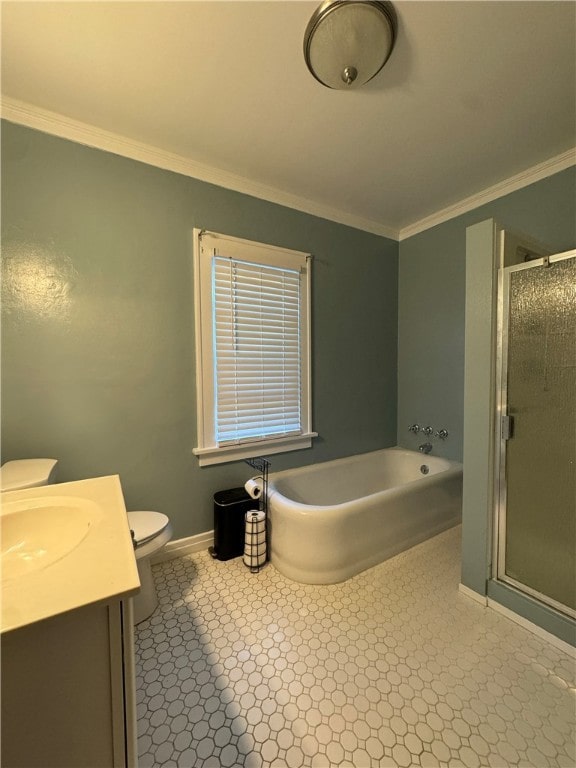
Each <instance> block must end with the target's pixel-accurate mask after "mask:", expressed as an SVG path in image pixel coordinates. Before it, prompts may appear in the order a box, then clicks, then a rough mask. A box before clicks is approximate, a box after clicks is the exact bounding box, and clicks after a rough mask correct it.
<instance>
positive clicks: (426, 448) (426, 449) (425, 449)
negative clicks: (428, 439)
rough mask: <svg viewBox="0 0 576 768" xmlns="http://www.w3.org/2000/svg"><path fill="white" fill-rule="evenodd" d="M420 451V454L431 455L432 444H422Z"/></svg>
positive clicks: (419, 447)
mask: <svg viewBox="0 0 576 768" xmlns="http://www.w3.org/2000/svg"><path fill="white" fill-rule="evenodd" d="M418 450H419V451H420V453H430V451H431V450H432V443H422V445H419V446H418Z"/></svg>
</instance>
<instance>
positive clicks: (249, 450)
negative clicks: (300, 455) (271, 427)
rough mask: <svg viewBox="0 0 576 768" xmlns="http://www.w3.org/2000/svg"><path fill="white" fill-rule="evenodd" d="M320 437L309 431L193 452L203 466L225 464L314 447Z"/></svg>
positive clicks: (195, 449) (199, 449)
mask: <svg viewBox="0 0 576 768" xmlns="http://www.w3.org/2000/svg"><path fill="white" fill-rule="evenodd" d="M313 437H318V433H317V432H307V433H306V434H305V435H297V436H296V437H282V438H279V439H278V440H259V441H257V442H254V443H249V444H248V443H243V444H242V445H227V446H224V447H220V448H194V450H193V453H194V454H195V455H196V456H198V461H199V464H200V466H201V467H209V466H211V465H212V464H225V463H226V462H228V461H238V460H240V459H251V458H253V457H254V456H262V455H266V456H268V455H269V454H272V453H284V452H285V451H298V450H301V449H303V448H311V447H312V438H313Z"/></svg>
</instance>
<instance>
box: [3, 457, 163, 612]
mask: <svg viewBox="0 0 576 768" xmlns="http://www.w3.org/2000/svg"><path fill="white" fill-rule="evenodd" d="M57 465H58V461H57V459H18V460H16V461H7V462H6V463H5V464H3V465H2V466H1V467H0V491H2V492H3V491H20V490H24V489H25V488H36V487H40V486H43V485H52V484H53V483H55V482H56V468H57ZM128 525H129V526H130V530H131V531H132V534H133V536H132V538H133V540H134V542H135V545H136V547H135V552H134V554H135V555H136V565H137V567H138V576H139V577H140V585H141V586H140V592H139V593H138V594H137V595H135V596H134V598H133V603H134V623H135V624H139V623H140V622H141V621H144V620H145V619H147V618H149V617H150V616H151V615H152V614H153V613H154V610H155V609H156V606H157V605H158V596H157V594H156V586H155V584H154V579H153V578H152V568H151V558H152V556H153V555H155V554H156V553H157V552H159V551H160V550H161V549H162V547H163V546H164V545H165V544H166V543H167V542H168V541H170V539H171V538H172V526H171V525H170V520H169V519H168V517H166V515H163V514H162V513H161V512H128Z"/></svg>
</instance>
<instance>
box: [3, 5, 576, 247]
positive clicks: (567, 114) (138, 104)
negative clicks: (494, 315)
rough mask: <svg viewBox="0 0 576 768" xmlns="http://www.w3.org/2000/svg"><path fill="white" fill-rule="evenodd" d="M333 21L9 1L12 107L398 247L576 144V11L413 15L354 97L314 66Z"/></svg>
mask: <svg viewBox="0 0 576 768" xmlns="http://www.w3.org/2000/svg"><path fill="white" fill-rule="evenodd" d="M316 7H317V3H315V2H312V3H311V2H307V1H302V2H300V1H298V0H297V1H295V2H287V1H286V0H266V1H264V2H221V1H220V0H211V1H210V2H185V1H181V2H167V1H166V0H156V1H155V2H61V3H55V2H6V1H5V2H2V92H3V95H4V97H8V98H5V99H4V103H5V104H8V106H10V105H11V104H12V105H14V104H17V103H19V102H24V103H25V104H26V105H33V107H34V108H39V110H49V111H51V112H55V113H58V115H61V116H64V117H65V118H68V119H72V120H74V121H80V122H81V123H86V124H89V125H90V126H95V127H97V128H98V129H102V130H103V131H109V132H113V133H115V134H119V135H120V136H122V137H125V138H127V139H130V140H132V141H133V142H142V143H143V144H146V145H150V146H151V147H155V148H157V149H159V150H162V151H164V152H166V153H173V154H175V155H179V156H181V157H182V158H184V159H186V160H188V161H190V162H191V163H196V164H198V168H204V170H206V168H207V167H210V168H212V169H217V173H218V174H219V176H218V177H217V178H219V179H221V180H222V183H223V184H226V183H227V179H229V180H230V186H232V187H235V186H236V187H237V188H238V186H240V187H242V183H241V182H242V178H240V179H239V177H243V178H244V179H245V180H247V186H246V190H247V191H250V189H251V188H250V184H252V188H253V189H257V190H258V191H257V192H256V194H261V196H264V197H266V196H269V197H270V198H271V199H278V200H282V199H287V200H290V199H291V198H290V196H294V198H293V199H296V198H298V199H299V200H302V201H304V203H306V201H308V202H309V203H310V207H311V210H314V206H316V209H317V210H328V211H332V212H333V213H334V218H336V219H338V218H339V215H340V214H342V216H344V217H346V216H348V217H350V216H351V217H355V220H356V221H357V222H359V223H360V225H362V223H364V224H365V225H366V228H367V229H372V231H382V232H385V233H391V234H394V233H398V232H400V231H401V230H403V229H404V230H405V231H406V228H409V227H411V226H412V227H413V226H414V225H415V224H416V223H417V222H420V221H421V220H422V219H425V218H426V217H429V216H431V215H432V214H434V213H435V212H437V211H439V210H441V209H444V208H446V207H448V206H451V205H454V204H456V203H457V202H458V201H461V200H462V199H464V198H467V197H468V196H472V195H476V194H478V193H480V192H481V191H482V190H485V189H486V188H488V187H492V186H493V185H497V184H499V183H500V182H502V181H503V180H506V179H509V178H510V177H512V176H515V175H517V174H522V173H524V172H525V171H526V170H527V169H530V168H532V167H533V166H536V165H539V164H541V163H545V162H546V161H549V160H550V159H551V158H556V157H557V156H558V155H562V154H563V153H566V152H568V151H569V150H570V149H572V148H573V147H574V145H575V144H576V106H575V101H576V3H574V2H571V1H561V2H550V1H545V2H532V1H529V2H523V1H522V0H513V1H508V2H486V1H481V2H434V1H432V0H428V1H424V2H407V1H399V2H396V3H395V8H396V11H397V15H398V27H399V29H398V39H397V43H396V48H395V50H394V52H393V54H392V56H391V58H390V60H389V62H388V63H387V65H386V66H385V68H384V69H383V70H382V71H381V72H380V74H379V75H378V76H377V77H376V78H375V79H374V80H372V81H371V82H370V83H368V84H367V85H366V86H364V87H363V88H361V89H359V90H356V91H349V92H344V91H332V90H330V89H328V88H325V87H323V86H322V85H320V84H319V83H318V82H317V81H316V80H314V79H313V78H312V76H311V75H310V73H309V72H308V70H307V68H306V65H305V63H304V58H303V55H302V41H303V35H304V30H305V28H306V25H307V23H308V20H309V18H310V16H311V14H312V12H313V10H314V9H315V8H316ZM28 111H29V112H30V110H28ZM8 117H9V119H10V114H8ZM56 132H57V131H56ZM564 160H565V158H564ZM190 167H191V168H194V166H193V165H192V166H190ZM192 175H194V173H193V172H192ZM198 175H200V176H202V174H198ZM238 182H240V184H238ZM267 191H268V192H269V193H270V194H269V195H267ZM276 193H278V194H276ZM282 195H284V196H285V197H284V198H282ZM296 207H299V204H298V205H297V206H296ZM301 207H303V208H304V209H306V205H305V204H304V205H302V206H301ZM322 207H324V208H322ZM341 220H344V219H342V217H341Z"/></svg>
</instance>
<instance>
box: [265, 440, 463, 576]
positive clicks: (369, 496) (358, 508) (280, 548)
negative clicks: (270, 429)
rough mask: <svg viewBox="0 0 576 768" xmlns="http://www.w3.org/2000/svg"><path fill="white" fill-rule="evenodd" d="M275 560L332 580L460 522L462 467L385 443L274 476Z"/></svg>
mask: <svg viewBox="0 0 576 768" xmlns="http://www.w3.org/2000/svg"><path fill="white" fill-rule="evenodd" d="M268 511H269V526H270V539H269V540H270V559H271V561H272V563H273V564H274V566H275V567H276V568H277V569H278V570H279V571H280V572H281V573H282V574H284V575H285V576H287V577H288V578H290V579H293V580H294V581H299V582H302V583H304V584H335V583H336V582H339V581H344V580H345V579H349V578H350V577H351V576H354V575H355V574H357V573H360V572H361V571H364V570H365V569H366V568H370V567H372V566H373V565H376V564H377V563H381V562H383V561H384V560H387V559H388V558H389V557H392V556H393V555H396V554H398V553H399V552H403V551H404V550H405V549H408V548H409V547H412V546H414V545H415V544H418V543H419V542H421V541H424V540H425V539H428V538H430V537H431V536H434V535H436V534H437V533H440V532H441V531H444V530H446V529H447V528H450V527H451V526H453V525H457V524H458V523H459V522H460V520H461V513H462V465H461V464H458V463H457V462H454V461H449V460H448V459H442V458H439V457H437V456H430V455H428V456H425V455H424V454H421V453H417V452H415V451H408V450H405V449H403V448H385V449H383V450H380V451H373V452H372V453H365V454H361V455H359V456H350V457H347V458H344V459H337V460H335V461H328V462H325V463H322V464H315V465H312V466H309V467H302V468H300V469H290V470H287V471H285V472H276V473H274V474H271V475H270V482H269V486H268Z"/></svg>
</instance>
